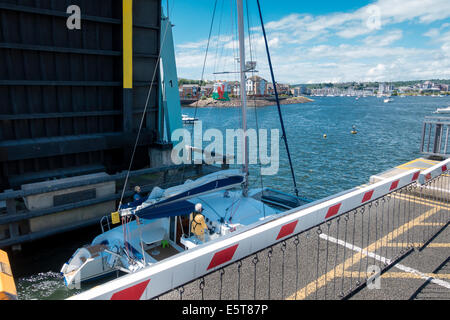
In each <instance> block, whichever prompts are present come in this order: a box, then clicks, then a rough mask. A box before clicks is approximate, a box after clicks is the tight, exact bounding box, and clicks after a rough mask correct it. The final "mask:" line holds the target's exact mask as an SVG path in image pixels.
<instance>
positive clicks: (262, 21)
mask: <svg viewBox="0 0 450 320" xmlns="http://www.w3.org/2000/svg"><path fill="white" fill-rule="evenodd" d="M256 3H257V4H258V11H259V17H260V20H261V28H262V32H263V35H264V42H265V45H266V52H267V59H268V61H269V68H270V74H271V77H272V82H273V88H274V91H275V98H276V100H277V107H278V115H279V116H280V122H281V130H282V131H283V138H282V139H283V140H284V144H285V146H286V152H287V156H288V159H289V166H290V167H291V175H292V180H293V182H294V191H295V195H296V196H297V197H298V196H299V192H298V188H297V181H296V179H295V172H294V166H293V165H292V158H291V153H290V151H289V144H288V141H287V136H286V129H285V127H284V120H283V114H282V112H281V106H280V99H279V97H278V90H277V84H276V81H275V75H274V72H273V66H272V58H271V56H270V50H269V42H268V41H267V34H266V28H265V27H264V19H263V16H262V11H261V5H260V2H259V0H256Z"/></svg>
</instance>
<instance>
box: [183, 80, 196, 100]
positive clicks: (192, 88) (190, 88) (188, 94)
mask: <svg viewBox="0 0 450 320" xmlns="http://www.w3.org/2000/svg"><path fill="white" fill-rule="evenodd" d="M199 95H200V86H199V85H198V84H184V85H183V86H181V88H180V98H181V99H198V98H199Z"/></svg>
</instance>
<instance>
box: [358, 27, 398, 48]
mask: <svg viewBox="0 0 450 320" xmlns="http://www.w3.org/2000/svg"><path fill="white" fill-rule="evenodd" d="M402 37H403V31H402V30H398V29H397V30H392V31H389V32H387V33H386V34H383V35H379V36H369V37H367V38H366V39H364V43H365V44H367V45H374V46H380V47H384V46H388V45H390V44H392V43H394V42H396V41H397V40H400V39H401V38H402Z"/></svg>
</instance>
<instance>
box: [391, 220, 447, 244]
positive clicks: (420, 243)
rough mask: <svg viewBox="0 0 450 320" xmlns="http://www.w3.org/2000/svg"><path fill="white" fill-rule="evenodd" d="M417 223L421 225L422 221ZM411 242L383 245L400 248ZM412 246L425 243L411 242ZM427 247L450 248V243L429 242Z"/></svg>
mask: <svg viewBox="0 0 450 320" xmlns="http://www.w3.org/2000/svg"><path fill="white" fill-rule="evenodd" d="M417 225H419V226H420V225H421V224H420V223H419V224H417ZM409 245H410V244H407V243H395V242H392V243H386V244H384V245H383V247H394V248H395V247H400V248H406V247H408V246H409ZM411 245H412V246H414V247H421V246H423V245H424V244H423V243H412V244H411ZM427 247H428V248H450V243H429V244H428V245H427Z"/></svg>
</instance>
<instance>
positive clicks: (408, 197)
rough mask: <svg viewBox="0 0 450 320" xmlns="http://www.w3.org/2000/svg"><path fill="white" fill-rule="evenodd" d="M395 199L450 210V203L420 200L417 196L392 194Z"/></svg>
mask: <svg viewBox="0 0 450 320" xmlns="http://www.w3.org/2000/svg"><path fill="white" fill-rule="evenodd" d="M392 197H393V198H396V199H400V200H405V201H411V202H415V203H418V204H423V205H426V206H433V207H435V208H437V207H439V208H441V209H450V207H449V206H450V203H445V202H441V201H438V200H430V199H426V198H419V197H416V196H411V195H406V194H403V195H399V194H392Z"/></svg>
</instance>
